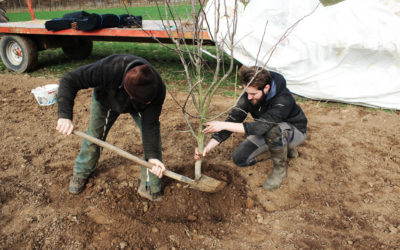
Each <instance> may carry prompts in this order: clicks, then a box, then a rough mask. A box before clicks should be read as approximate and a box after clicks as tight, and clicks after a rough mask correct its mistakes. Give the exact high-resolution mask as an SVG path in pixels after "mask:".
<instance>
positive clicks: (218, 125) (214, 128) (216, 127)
mask: <svg viewBox="0 0 400 250" xmlns="http://www.w3.org/2000/svg"><path fill="white" fill-rule="evenodd" d="M204 125H205V126H206V128H205V129H203V131H202V132H203V133H215V132H219V131H221V130H224V129H225V122H221V121H212V122H206V123H205V124H204Z"/></svg>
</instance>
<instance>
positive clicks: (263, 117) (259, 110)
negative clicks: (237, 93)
mask: <svg viewBox="0 0 400 250" xmlns="http://www.w3.org/2000/svg"><path fill="white" fill-rule="evenodd" d="M270 73H271V77H272V83H271V87H270V91H269V93H268V95H267V96H266V97H265V99H264V101H263V102H262V103H261V104H260V105H259V106H253V105H252V104H251V102H250V101H249V99H248V97H247V93H244V94H243V95H242V96H241V97H240V98H239V101H238V103H237V105H236V106H235V107H234V108H233V110H232V112H231V113H230V114H229V116H228V118H227V119H226V121H227V122H237V123H240V122H243V121H244V120H245V119H246V117H247V114H248V113H250V114H251V115H252V116H253V118H254V121H253V122H245V123H243V125H244V129H245V133H246V136H249V135H259V136H263V135H265V134H266V133H267V132H268V131H269V130H270V129H271V128H272V127H273V126H274V125H276V124H277V123H280V122H287V123H290V124H292V125H293V126H295V127H296V128H297V129H298V130H300V131H301V132H303V133H306V130H307V118H306V116H305V115H304V113H303V110H302V109H301V108H300V107H299V106H298V105H297V104H296V101H295V100H294V98H293V96H292V94H291V93H290V91H289V89H288V88H287V87H286V80H285V78H283V76H282V75H280V74H278V73H276V72H272V71H270ZM231 133H232V132H229V131H227V130H222V131H220V132H217V133H215V134H214V135H213V136H212V137H213V138H214V139H215V140H217V141H218V142H223V141H224V140H226V139H227V138H228V137H229V136H230V135H231Z"/></svg>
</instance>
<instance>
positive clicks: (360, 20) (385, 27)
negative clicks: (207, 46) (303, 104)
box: [206, 0, 400, 109]
mask: <svg viewBox="0 0 400 250" xmlns="http://www.w3.org/2000/svg"><path fill="white" fill-rule="evenodd" d="M216 1H217V2H216ZM218 1H219V2H220V4H221V9H220V13H221V14H220V15H221V18H220V21H219V23H220V28H219V33H218V35H217V36H216V38H214V39H217V41H221V40H223V39H226V38H227V34H231V33H232V22H231V21H232V20H233V19H232V18H233V12H234V11H233V10H234V6H235V5H234V2H235V1H234V0H226V1H224V0H213V1H211V0H210V1H209V2H208V4H207V6H206V11H207V20H208V23H209V25H210V27H211V30H214V29H215V28H216V27H217V23H218V22H217V21H216V19H215V17H216V16H217V15H216V14H215V13H216V12H215V6H216V5H217V4H218ZM225 4H226V5H225ZM225 6H227V8H226V9H227V11H226V12H225V11H224V9H225V8H224V7H225ZM316 6H318V7H317V8H316ZM315 8H316V10H315V12H313V13H312V14H311V15H310V16H308V17H306V18H304V19H303V20H302V21H300V22H299V23H298V25H297V26H295V27H294V29H293V30H292V31H291V32H290V33H289V34H288V36H287V37H286V38H285V39H284V40H283V41H282V42H280V43H278V41H279V40H280V39H281V38H282V36H283V34H284V33H285V31H287V30H288V29H289V27H291V26H292V25H293V24H294V23H296V21H298V20H299V19H301V18H302V17H304V16H306V15H307V14H309V13H311V12H312V11H313V10H314V9H315ZM237 9H238V10H239V11H238V12H239V14H238V25H237V31H236V35H235V38H234V41H235V46H234V57H235V59H237V60H238V61H239V62H241V63H242V64H245V65H255V64H257V65H259V66H265V63H266V62H268V63H267V65H266V68H267V69H270V70H273V71H277V72H279V73H281V74H283V75H284V76H285V78H286V80H287V83H288V87H289V89H290V90H291V92H292V93H295V94H297V95H301V96H304V97H308V98H311V99H319V100H332V101H339V102H345V103H352V104H358V105H363V106H372V107H382V108H389V109H400V32H399V31H400V1H399V0H346V1H344V2H341V3H339V4H336V5H333V6H329V7H324V6H323V5H322V4H319V1H318V0H250V3H249V4H248V5H247V6H246V7H244V6H243V5H242V4H240V3H239V7H238V8H237ZM227 20H228V23H229V25H227V22H226V21H227ZM264 31H265V35H264V37H263V33H264ZM211 35H213V36H214V34H211ZM277 43H278V45H277V46H276V49H275V51H274V52H273V54H272V56H271V57H269V56H270V54H271V51H272V50H273V49H274V46H275V44H277ZM225 51H226V52H228V53H229V49H228V48H227V47H225Z"/></svg>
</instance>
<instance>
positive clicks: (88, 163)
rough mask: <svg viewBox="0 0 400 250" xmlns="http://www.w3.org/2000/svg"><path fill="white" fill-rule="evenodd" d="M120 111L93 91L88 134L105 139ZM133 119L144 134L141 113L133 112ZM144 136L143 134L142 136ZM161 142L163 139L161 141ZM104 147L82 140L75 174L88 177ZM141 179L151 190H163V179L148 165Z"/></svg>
mask: <svg viewBox="0 0 400 250" xmlns="http://www.w3.org/2000/svg"><path fill="white" fill-rule="evenodd" d="M118 116H119V113H117V112H114V111H111V110H108V109H106V108H105V107H104V106H103V105H101V103H100V102H99V101H98V100H97V99H96V96H95V93H94V91H93V93H92V104H91V106H90V120H89V128H88V130H87V131H86V134H88V135H91V136H93V137H95V138H98V139H100V140H103V141H105V140H106V137H107V134H108V132H109V131H110V129H111V127H112V125H113V124H114V122H115V121H116V120H117V118H118ZM131 116H132V118H133V120H134V121H135V122H136V124H137V125H138V127H139V128H140V133H141V136H142V120H141V118H140V116H139V115H137V114H131ZM142 138H143V136H142ZM159 143H161V141H160V142H159ZM101 150H102V148H101V147H99V146H97V145H96V144H94V143H92V142H89V141H87V140H83V141H82V146H81V151H80V152H79V154H78V157H77V158H76V160H75V165H74V176H76V177H79V178H82V179H86V178H88V177H89V175H90V174H91V173H92V172H93V171H94V170H95V168H96V165H97V162H98V160H99V158H100V153H101ZM140 177H141V181H144V182H146V180H147V179H148V182H149V184H150V188H151V191H152V192H153V193H157V192H159V191H161V180H160V179H159V178H158V177H157V176H155V175H153V174H152V173H150V172H148V171H147V168H146V167H142V172H141V175H140Z"/></svg>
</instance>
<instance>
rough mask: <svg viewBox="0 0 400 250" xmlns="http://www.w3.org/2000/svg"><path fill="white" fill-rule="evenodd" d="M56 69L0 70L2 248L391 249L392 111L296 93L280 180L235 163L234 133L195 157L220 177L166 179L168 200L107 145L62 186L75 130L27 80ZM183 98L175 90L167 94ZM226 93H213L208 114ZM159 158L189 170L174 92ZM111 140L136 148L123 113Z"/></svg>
mask: <svg viewBox="0 0 400 250" xmlns="http://www.w3.org/2000/svg"><path fill="white" fill-rule="evenodd" d="M57 82H58V79H47V78H33V77H29V76H27V75H14V74H3V75H1V77H0V96H1V99H0V110H1V113H2V119H1V121H0V123H1V124H0V139H1V142H2V146H1V147H0V157H1V164H0V165H1V170H0V210H1V213H0V248H5V249H18V248H28V249H32V248H52V249H58V248H67V249H83V248H99V249H109V248H114V249H116V248H121V249H123V248H135V249H137V248H142V249H174V248H175V249H185V248H187V249H201V248H204V249H214V248H218V249H220V248H223V249H251V248H261V249H272V248H285V249H290V248H296V249H297V248H313V249H321V248H362V249H377V248H383V249H394V248H396V247H398V246H399V245H400V212H399V209H398V208H399V207H400V199H399V193H400V168H399V166H400V136H399V134H398V132H399V131H400V122H399V121H400V119H399V118H400V114H399V113H398V112H396V113H389V112H385V111H382V110H373V109H368V108H363V107H355V106H343V107H340V106H339V105H326V104H323V103H319V102H313V101H307V102H304V103H300V105H301V106H302V108H303V109H304V111H305V113H306V115H307V116H308V118H309V127H308V134H307V137H308V138H307V141H306V143H305V144H304V145H302V146H301V147H299V149H298V150H299V153H300V157H299V158H297V159H293V160H291V161H290V162H289V171H288V177H287V179H286V180H285V181H284V183H283V185H282V186H281V188H280V189H278V190H276V191H273V192H267V191H265V190H264V189H263V188H262V184H263V182H264V180H265V178H266V177H267V176H268V173H269V172H270V170H271V167H272V162H271V160H268V156H266V157H265V158H266V160H264V161H262V162H260V163H258V164H256V165H255V166H251V167H247V168H239V167H236V166H235V165H234V164H233V163H232V161H231V154H232V152H233V150H234V148H235V145H238V143H239V142H240V141H241V140H243V136H240V135H234V136H232V137H231V138H229V139H228V140H227V141H226V142H224V143H223V144H222V145H220V146H219V147H218V148H217V149H216V150H215V151H213V152H212V153H211V154H210V156H209V157H208V158H207V159H206V160H205V162H204V164H203V169H202V171H203V173H206V174H207V175H209V176H212V177H215V178H217V179H220V180H224V181H226V182H227V183H228V185H227V186H226V187H225V188H224V189H223V190H222V191H221V192H218V193H214V194H210V193H204V192H200V191H196V190H193V189H190V188H188V187H187V185H185V184H183V183H179V182H177V181H174V180H172V179H168V178H164V186H165V188H164V192H165V199H164V200H163V201H162V202H159V203H154V202H148V201H146V200H144V199H143V198H141V197H139V196H138V194H137V192H136V189H137V187H138V183H139V178H138V177H139V167H138V166H137V165H136V164H135V163H132V162H130V161H129V160H127V159H124V158H122V157H120V156H117V155H116V154H115V153H112V152H110V151H107V150H104V151H103V153H102V156H101V158H100V162H99V164H98V167H97V170H96V171H95V173H94V174H93V176H92V177H91V178H90V179H89V183H88V185H87V188H86V189H85V191H84V192H83V193H82V194H80V195H70V194H69V193H68V183H69V178H70V176H71V174H72V166H73V162H74V159H75V157H76V155H77V154H78V152H79V150H80V141H81V140H80V139H79V138H78V137H75V136H68V137H66V136H62V135H60V134H59V133H57V132H56V131H55V125H56V121H57V105H53V106H48V107H42V106H39V105H38V104H37V103H36V101H35V99H34V97H33V95H32V94H31V93H30V91H31V89H33V88H35V87H37V86H42V85H45V84H49V83H57ZM173 95H174V96H175V98H176V99H177V100H179V101H182V100H184V97H185V96H184V95H183V94H182V93H173ZM90 100H91V91H90V90H84V91H80V92H79V94H78V96H77V98H76V105H75V108H74V123H75V126H76V128H77V129H79V130H81V131H84V130H85V129H86V128H87V123H88V116H89V111H90ZM233 103H234V100H233V99H232V98H228V97H222V96H218V97H216V99H215V103H214V109H215V111H216V112H219V111H222V110H225V109H226V108H227V107H229V106H231V105H232V104H233ZM161 126H162V127H161V129H162V138H163V160H164V163H165V164H166V166H167V167H168V168H169V169H171V170H172V171H176V172H178V173H181V174H185V175H189V176H190V175H193V171H194V170H193V166H194V162H193V152H194V147H195V145H194V139H193V138H192V136H191V134H190V133H189V132H188V131H187V125H186V122H185V120H184V118H183V116H182V114H181V112H180V108H179V107H178V106H177V105H176V104H175V102H174V101H173V99H172V98H171V96H170V95H167V99H166V102H165V105H164V108H163V113H162V117H161ZM107 141H108V142H109V143H111V144H113V145H115V146H117V147H119V148H122V149H124V150H127V151H129V152H131V153H132V154H135V155H138V156H141V155H142V153H143V150H142V146H141V139H140V135H139V131H138V129H137V127H136V126H135V124H134V122H133V121H132V119H131V118H130V116H129V115H122V116H121V117H120V118H119V119H118V120H117V122H116V124H115V125H114V127H113V128H112V130H111V132H110V134H109V137H108V138H107Z"/></svg>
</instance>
